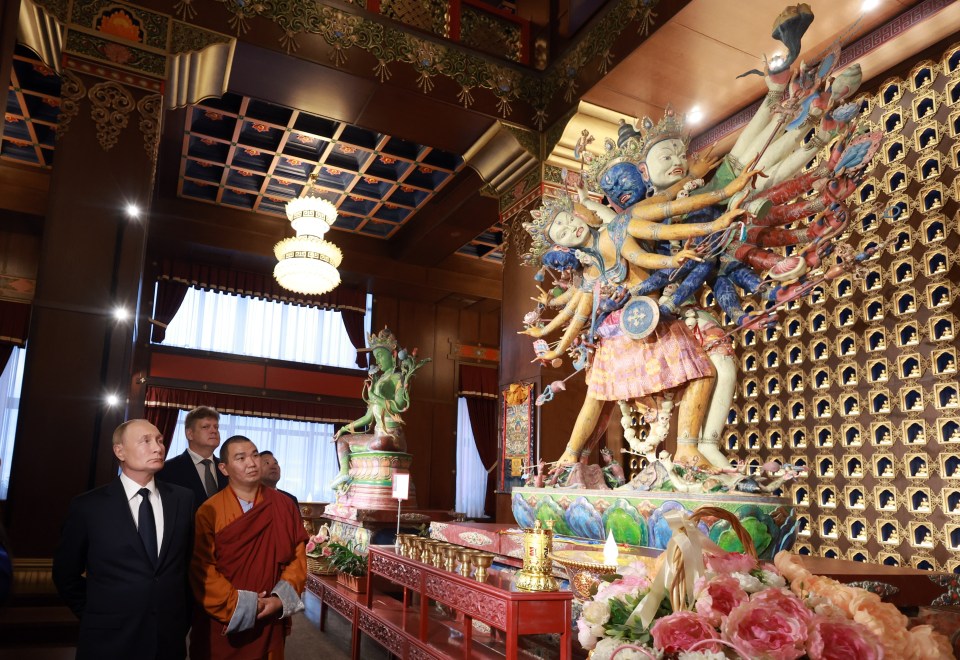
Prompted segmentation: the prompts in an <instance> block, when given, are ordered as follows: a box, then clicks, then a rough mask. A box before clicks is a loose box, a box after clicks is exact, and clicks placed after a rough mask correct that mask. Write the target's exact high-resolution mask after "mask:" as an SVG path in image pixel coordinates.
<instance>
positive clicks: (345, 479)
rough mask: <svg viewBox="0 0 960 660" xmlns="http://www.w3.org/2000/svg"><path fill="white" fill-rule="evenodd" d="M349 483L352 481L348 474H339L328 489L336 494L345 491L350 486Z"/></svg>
mask: <svg viewBox="0 0 960 660" xmlns="http://www.w3.org/2000/svg"><path fill="white" fill-rule="evenodd" d="M351 481H353V479H352V478H351V477H350V474H349V473H346V472H341V473H340V474H339V475H338V476H337V478H336V479H334V480H333V482H332V483H331V484H330V489H331V490H334V491H337V492H341V491H345V490H346V489H347V487H348V486H349V485H350V482H351Z"/></svg>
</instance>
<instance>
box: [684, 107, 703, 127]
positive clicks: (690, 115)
mask: <svg viewBox="0 0 960 660" xmlns="http://www.w3.org/2000/svg"><path fill="white" fill-rule="evenodd" d="M686 119H687V123H688V124H699V123H700V122H701V121H703V110H701V109H700V106H699V105H695V106H693V107H692V108H690V110H689V111H688V112H687V117H686Z"/></svg>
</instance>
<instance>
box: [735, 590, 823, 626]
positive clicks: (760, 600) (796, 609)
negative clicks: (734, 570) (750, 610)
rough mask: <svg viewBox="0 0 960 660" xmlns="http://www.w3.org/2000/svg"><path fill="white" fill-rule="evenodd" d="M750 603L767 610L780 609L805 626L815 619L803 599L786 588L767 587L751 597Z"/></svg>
mask: <svg viewBox="0 0 960 660" xmlns="http://www.w3.org/2000/svg"><path fill="white" fill-rule="evenodd" d="M750 603H751V604H756V606H757V607H761V608H764V609H767V610H774V609H776V610H780V611H781V612H783V613H784V614H785V615H786V616H788V617H790V618H791V619H796V620H797V621H799V622H800V623H801V624H803V626H804V627H806V626H808V625H809V624H810V621H811V620H812V619H813V612H811V611H810V610H809V609H808V608H807V606H806V605H805V604H804V602H803V601H802V600H800V599H799V598H797V597H796V596H794V595H793V594H792V593H790V592H789V591H787V590H786V589H766V590H764V591H761V592H759V593H756V594H754V595H753V596H751V597H750Z"/></svg>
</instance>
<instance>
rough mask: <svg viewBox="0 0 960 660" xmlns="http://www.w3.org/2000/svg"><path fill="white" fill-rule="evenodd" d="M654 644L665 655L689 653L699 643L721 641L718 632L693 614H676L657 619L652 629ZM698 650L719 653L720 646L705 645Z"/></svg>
mask: <svg viewBox="0 0 960 660" xmlns="http://www.w3.org/2000/svg"><path fill="white" fill-rule="evenodd" d="M650 634H651V635H653V644H654V646H656V647H657V648H658V649H660V650H661V651H663V652H664V653H680V652H681V651H687V650H689V649H690V647H692V646H693V645H694V644H696V643H697V642H702V641H707V640H711V639H719V637H718V636H717V631H716V630H714V629H713V627H712V626H711V625H710V624H709V623H707V622H706V621H705V620H704V619H703V618H702V617H700V616H698V615H696V614H694V613H693V612H674V613H673V614H668V615H667V616H665V617H662V618H660V619H657V620H656V622H654V624H653V626H652V627H651V628H650ZM697 650H700V651H705V650H710V651H718V650H720V647H719V645H718V644H704V645H702V646H698V647H697Z"/></svg>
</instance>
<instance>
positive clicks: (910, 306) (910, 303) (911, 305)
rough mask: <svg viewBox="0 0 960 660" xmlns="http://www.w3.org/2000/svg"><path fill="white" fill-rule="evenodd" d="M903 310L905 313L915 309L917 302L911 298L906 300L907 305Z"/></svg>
mask: <svg viewBox="0 0 960 660" xmlns="http://www.w3.org/2000/svg"><path fill="white" fill-rule="evenodd" d="M903 311H904V313H906V314H909V313H911V312H915V311H917V304H916V303H915V302H914V301H913V298H910V300H908V301H907V306H906V308H905V309H904V310H903Z"/></svg>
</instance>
